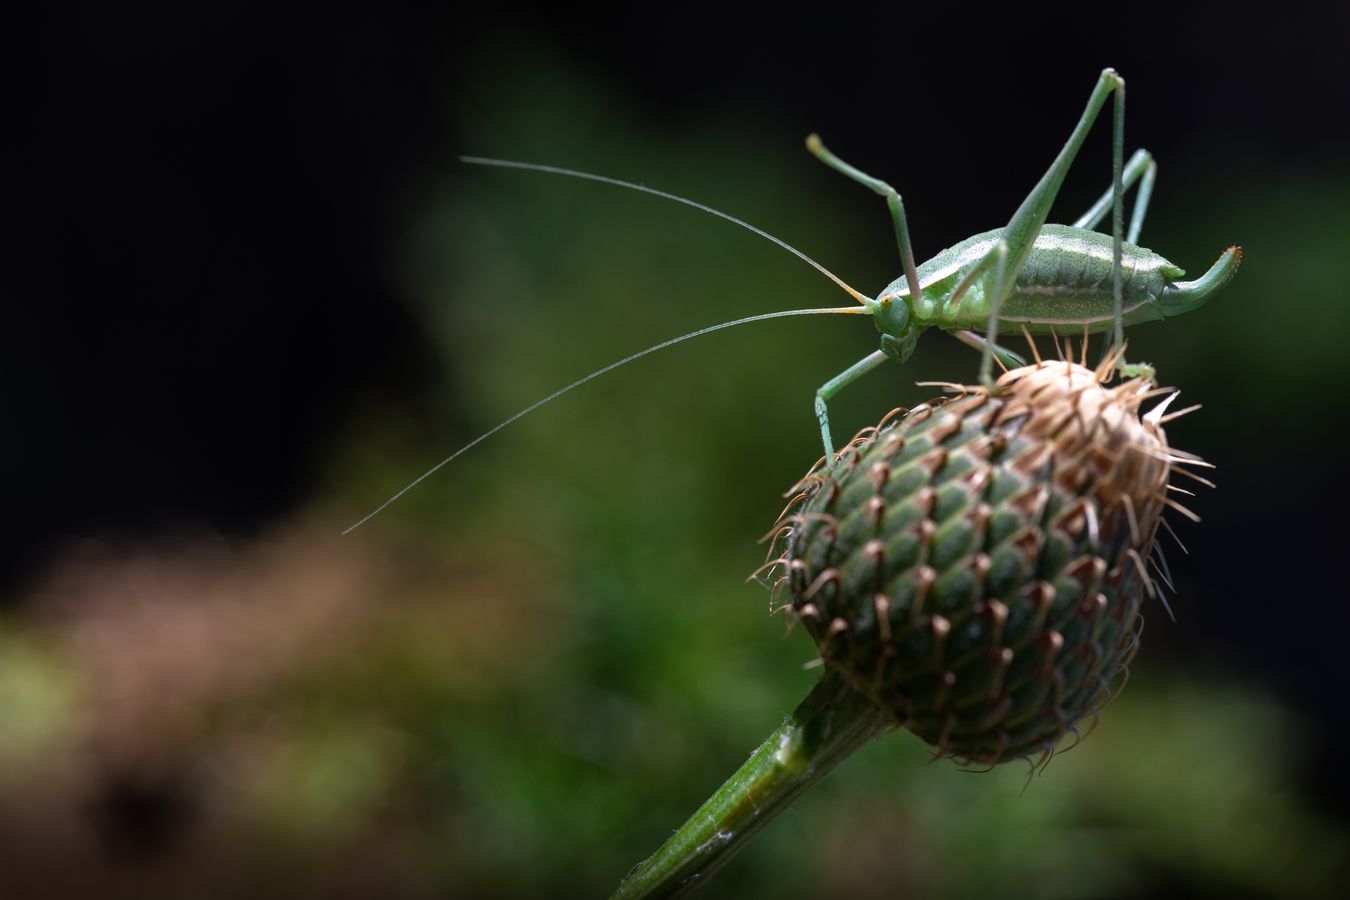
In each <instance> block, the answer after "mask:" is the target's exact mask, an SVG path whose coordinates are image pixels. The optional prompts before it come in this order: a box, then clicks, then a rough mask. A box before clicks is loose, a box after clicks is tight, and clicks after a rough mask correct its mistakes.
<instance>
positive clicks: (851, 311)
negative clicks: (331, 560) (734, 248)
mask: <svg viewBox="0 0 1350 900" xmlns="http://www.w3.org/2000/svg"><path fill="white" fill-rule="evenodd" d="M831 314H833V315H854V316H857V315H869V312H868V310H867V308H866V307H862V306H844V307H832V308H828V309H788V310H782V311H780V312H771V313H761V314H759V315H757V316H746V317H745V318H744V319H733V320H732V321H730V322H722V323H720V324H718V325H709V326H708V327H707V328H700V329H699V330H698V331H691V332H689V333H688V334H682V335H680V336H679V337H677V338H671V339H670V340H668V341H662V342H661V343H659V344H656V345H654V346H651V347H648V348H647V349H646V350H639V351H638V352H637V353H634V354H633V355H632V356H625V357H624V358H623V359H621V360H619V361H618V362H612V363H610V364H609V365H607V366H605V367H604V368H603V369H596V370H595V371H594V372H592V373H591V374H589V375H587V376H585V377H583V378H578V379H577V380H576V381H574V382H572V383H571V384H569V385H568V386H567V387H564V388H559V389H558V390H556V391H554V392H553V393H551V394H549V395H548V396H547V397H545V398H544V399H542V400H536V401H535V402H534V403H531V404H530V405H529V406H527V407H525V408H524V409H522V410H521V411H520V412H518V413H516V414H515V415H513V416H511V418H509V419H507V420H505V421H504V422H500V423H498V424H496V425H494V426H492V427H491V428H489V429H488V430H487V431H485V432H483V433H482V434H480V435H479V436H478V437H476V438H474V439H473V440H471V441H469V443H467V444H465V445H464V446H463V447H460V448H459V449H458V450H456V451H455V452H454V453H451V454H450V455H449V456H447V457H446V458H445V459H443V460H441V461H440V462H438V463H436V465H434V466H432V467H431V468H430V469H427V470H426V471H425V472H423V473H422V474H421V475H418V476H417V477H416V478H414V479H413V480H412V481H410V482H408V483H407V484H406V485H404V486H403V487H402V488H400V489H399V490H398V492H397V493H395V494H394V495H393V496H391V497H390V498H389V499H388V500H386V501H384V502H383V503H381V504H380V505H379V506H377V507H375V508H374V509H372V510H371V511H370V512H368V513H366V514H365V515H364V516H362V517H361V519H360V521H358V522H356V523H355V524H354V525H351V526H349V527H347V528H346V529H344V530H343V532H342V533H343V534H351V533H352V532H353V531H355V530H356V529H358V528H360V527H361V526H362V525H364V524H366V523H367V522H369V521H370V520H371V519H373V518H375V517H376V516H378V515H379V514H380V513H382V512H384V510H385V509H386V508H387V507H388V506H389V505H390V504H391V503H393V502H394V501H395V500H397V499H398V498H399V497H402V496H403V495H404V494H406V493H408V491H410V490H412V489H413V488H415V487H417V486H418V485H419V484H421V483H422V482H423V481H425V480H426V479H427V478H429V477H431V476H432V475H433V474H435V473H436V472H437V471H438V470H439V469H440V468H441V467H442V466H445V465H446V464H447V463H449V462H451V461H452V460H454V459H455V458H456V457H458V456H459V455H460V454H462V453H465V452H467V451H469V450H471V449H473V448H474V447H476V446H478V445H479V444H480V443H482V442H483V441H485V440H487V439H488V438H490V437H492V435H494V434H496V433H497V432H499V431H501V430H502V429H503V428H505V427H506V426H507V425H510V424H511V423H512V422H515V421H517V420H519V419H523V418H524V417H525V416H528V415H529V414H530V413H532V412H534V411H535V410H536V409H538V408H539V407H541V406H543V405H544V404H545V403H548V402H550V401H552V400H556V399H558V398H559V397H561V396H562V395H563V394H566V393H567V392H568V391H570V390H572V389H574V388H579V387H581V386H582V385H583V384H585V383H586V382H588V381H590V380H591V379H592V378H599V377H600V376H601V375H604V374H605V373H606V372H612V371H614V370H615V369H617V368H619V367H620V366H623V365H627V364H628V363H630V362H633V360H636V359H641V358H642V357H644V356H646V355H647V354H649V353H655V352H656V351H657V350H664V349H665V348H667V347H671V346H674V345H675V344H679V343H682V342H684V341H687V340H690V339H692V338H696V337H700V336H701V335H705V334H710V333H712V332H714V331H721V330H722V329H724V328H732V327H734V326H736V325H745V324H748V323H750V322H762V321H764V320H765V319H782V318H786V317H787V316H824V315H831Z"/></svg>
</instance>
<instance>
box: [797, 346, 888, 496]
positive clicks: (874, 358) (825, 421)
mask: <svg viewBox="0 0 1350 900" xmlns="http://www.w3.org/2000/svg"><path fill="white" fill-rule="evenodd" d="M887 359H889V357H888V356H886V354H885V353H883V352H881V351H880V350H878V351H876V352H875V353H872V354H869V355H868V356H865V357H863V358H862V359H860V360H858V361H857V362H856V363H854V364H853V365H851V366H849V367H848V368H847V369H845V370H844V371H842V372H840V373H839V374H838V375H836V376H834V377H833V378H831V379H830V380H829V381H827V382H825V383H824V384H822V385H821V386H820V390H818V391H816V421H817V422H819V423H820V440H821V443H823V444H824V445H825V468H826V469H827V470H828V469H829V468H830V467H831V466H833V465H834V439H833V438H832V437H831V436H830V413H829V409H828V408H827V404H828V402H829V401H830V400H831V399H832V398H833V397H834V395H835V394H837V393H839V392H840V391H841V390H843V389H844V388H846V387H848V386H849V385H850V384H852V383H853V382H855V381H857V380H858V379H859V378H861V377H862V376H864V375H866V374H867V373H868V372H870V371H872V370H873V369H875V368H876V367H877V366H879V365H881V364H882V363H884V362H885V361H886V360H887ZM902 361H903V360H902Z"/></svg>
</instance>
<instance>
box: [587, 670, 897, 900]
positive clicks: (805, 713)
mask: <svg viewBox="0 0 1350 900" xmlns="http://www.w3.org/2000/svg"><path fill="white" fill-rule="evenodd" d="M893 725H894V719H893V718H892V717H891V716H890V714H889V713H887V712H885V711H884V710H883V709H881V708H880V707H878V706H877V705H876V704H874V703H872V702H871V701H870V700H868V699H867V698H866V697H864V696H863V695H861V694H859V693H857V692H856V691H854V690H853V689H852V688H850V687H849V686H848V685H847V684H846V683H845V682H844V680H843V678H842V677H840V676H839V675H837V674H834V673H832V672H827V673H826V674H825V676H824V677H823V678H822V679H821V680H820V681H819V682H818V683H817V684H816V686H815V687H814V688H813V689H812V690H811V693H810V694H808V695H807V697H806V699H805V700H803V701H802V703H801V705H800V706H798V707H797V708H796V709H795V710H794V711H793V712H792V714H791V715H790V716H788V717H787V718H786V719H785V720H784V721H783V724H782V725H780V726H779V727H778V729H777V730H776V731H774V733H773V734H771V735H769V738H768V740H766V741H765V742H764V743H763V744H760V746H759V748H758V749H756V750H755V752H754V753H752V754H750V758H749V759H748V760H746V761H745V764H744V765H742V766H741V767H740V769H738V770H737V771H736V774H734V775H732V776H731V777H730V778H729V779H727V781H726V783H725V784H723V785H722V786H721V787H720V788H718V789H717V791H716V792H715V793H714V794H713V795H712V796H711V797H709V798H708V800H707V802H705V803H704V804H703V806H701V807H700V808H699V810H698V811H697V812H696V813H694V814H693V815H692V816H690V818H689V821H687V822H685V823H684V824H683V825H681V826H680V828H679V830H677V831H676V832H675V833H674V834H673V835H671V837H670V839H669V840H668V841H666V842H665V843H664V844H663V845H662V846H661V848H660V849H659V850H657V851H656V852H655V853H654V854H652V856H651V857H650V858H649V859H648V860H647V861H646V862H644V863H642V864H641V865H639V866H638V867H637V868H636V869H634V870H633V871H632V872H631V873H630V874H629V875H628V877H627V878H626V879H624V882H623V884H621V885H619V889H618V890H617V891H616V892H615V893H614V898H613V900H620V898H623V900H631V898H639V897H641V898H651V897H682V896H684V895H685V894H687V893H689V892H690V891H693V890H694V889H695V888H696V887H698V886H699V885H700V884H702V883H703V882H704V881H705V880H706V879H707V878H708V877H709V876H710V875H711V874H712V873H713V872H715V871H716V870H717V869H718V868H719V867H721V866H722V864H723V863H725V862H726V861H727V860H729V859H730V858H731V857H732V856H733V855H735V853H736V851H737V850H739V849H740V848H741V846H742V845H743V844H744V843H745V842H746V841H748V840H749V839H750V838H751V837H752V836H753V835H754V834H755V833H756V832H758V831H759V830H760V829H761V828H763V827H764V826H765V825H767V824H768V823H769V822H770V821H771V820H772V819H773V817H774V816H776V815H778V814H779V813H780V812H782V811H783V810H785V809H787V808H788V807H789V806H791V805H792V802H793V801H794V800H796V799H797V797H798V796H800V795H801V794H802V793H804V792H805V791H806V789H807V788H809V787H811V786H812V785H813V784H815V783H816V782H817V781H819V780H820V779H822V778H824V777H825V776H826V775H828V774H829V773H830V772H831V771H833V769H834V768H835V766H837V765H839V764H840V763H841V762H843V761H844V760H845V759H847V758H848V757H849V755H850V754H852V753H853V752H854V751H855V750H857V749H858V748H859V747H861V746H862V745H863V744H865V743H867V742H868V741H869V740H871V739H872V738H873V737H875V736H877V735H879V734H881V733H882V732H884V731H887V730H889V729H890V728H891V727H892V726H893Z"/></svg>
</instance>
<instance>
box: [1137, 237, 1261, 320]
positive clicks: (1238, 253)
mask: <svg viewBox="0 0 1350 900" xmlns="http://www.w3.org/2000/svg"><path fill="white" fill-rule="evenodd" d="M1241 265H1242V248H1241V247H1239V246H1238V245H1237V244H1234V245H1233V246H1231V247H1229V248H1228V249H1227V250H1225V251H1223V253H1222V254H1220V256H1219V258H1218V259H1217V260H1216V261H1215V263H1214V265H1212V266H1210V267H1209V271H1208V272H1206V273H1205V274H1204V275H1201V276H1200V277H1199V278H1197V279H1195V280H1194V281H1172V282H1169V283H1168V285H1167V287H1165V288H1163V292H1162V294H1161V295H1160V296H1159V297H1158V299H1157V300H1155V301H1154V302H1155V303H1156V304H1157V306H1158V309H1159V310H1160V311H1161V312H1162V314H1163V317H1164V318H1171V317H1172V316H1179V315H1181V314H1182V313H1188V312H1190V311H1191V310H1193V309H1196V308H1198V307H1200V306H1202V305H1204V303H1205V302H1206V301H1207V300H1209V298H1210V297H1211V296H1213V294H1214V292H1215V291H1217V290H1219V288H1221V287H1223V286H1224V285H1226V284H1227V283H1228V282H1229V281H1232V280H1233V276H1234V275H1236V274H1237V270H1238V267H1239V266H1241Z"/></svg>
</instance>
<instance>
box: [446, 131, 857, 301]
mask: <svg viewBox="0 0 1350 900" xmlns="http://www.w3.org/2000/svg"><path fill="white" fill-rule="evenodd" d="M459 161H460V162H462V163H468V164H469V165H472V166H497V167H499V168H502V169H525V170H526V171H529V172H548V173H550V174H552V175H568V176H570V177H572V178H584V179H585V180H587V181H598V182H600V183H601V184H612V185H614V186H615V187H621V188H628V189H630V190H634V191H641V192H642V193H644V194H651V195H653V196H656V197H664V198H665V199H667V200H674V201H675V202H676V203H683V204H684V205H685V206H692V207H693V208H694V209H701V210H703V211H704V212H705V213H711V214H712V215H714V216H717V217H718V218H719V219H726V220H727V221H728V222H733V223H735V224H737V225H739V226H741V227H742V228H747V229H749V230H750V231H753V232H754V233H755V234H757V235H759V236H760V237H762V238H764V239H765V240H769V241H773V242H774V243H775V244H777V245H778V246H780V247H782V248H783V249H784V250H786V251H787V252H789V253H791V254H792V255H793V256H795V257H797V258H798V259H800V260H803V261H804V262H806V263H807V264H808V265H810V266H811V267H812V268H814V269H815V270H816V271H817V272H820V273H821V274H822V275H824V276H825V277H826V278H828V279H830V280H831V281H833V282H834V283H835V284H837V285H839V286H840V287H841V288H843V289H844V290H845V291H846V292H848V294H849V295H850V296H852V297H853V299H854V300H857V301H858V302H859V303H866V302H867V300H868V299H869V298H868V297H867V296H866V295H864V294H860V293H858V292H857V291H855V290H854V289H853V288H851V287H849V286H848V285H847V284H846V283H845V282H844V280H843V279H842V278H840V277H839V276H838V275H836V274H834V273H833V272H831V271H830V270H829V269H827V268H825V267H824V266H822V265H821V264H820V263H818V262H816V261H815V260H814V259H812V258H811V257H809V256H807V255H806V254H805V253H803V252H802V251H800V250H798V249H797V248H796V247H794V246H792V245H791V244H789V243H788V242H787V241H783V240H779V239H778V238H776V237H774V236H773V235H771V234H769V233H768V232H767V231H764V230H763V229H760V228H756V227H755V226H754V225H751V224H750V223H749V222H745V221H742V220H741V219H738V218H736V217H735V216H732V215H728V214H727V213H724V212H722V211H721V210H716V209H713V208H712V207H711V206H705V205H704V204H702V203H699V202H697V201H695V200H689V199H686V198H684V197H680V196H678V195H676V194H668V193H666V192H665V191H658V190H657V189H656V188H649V187H645V186H643V185H640V184H633V183H632V182H629V181H620V180H619V179H617V178H610V177H608V176H607V175H592V174H591V173H590V172H579V171H577V170H576V169H563V168H560V167H558V166H543V165H539V164H538V163H527V162H516V161H515V160H510V159H491V158H489V157H486V156H461V157H460V158H459Z"/></svg>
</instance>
